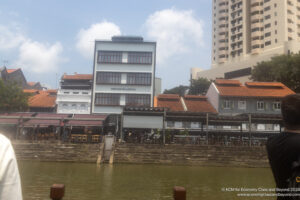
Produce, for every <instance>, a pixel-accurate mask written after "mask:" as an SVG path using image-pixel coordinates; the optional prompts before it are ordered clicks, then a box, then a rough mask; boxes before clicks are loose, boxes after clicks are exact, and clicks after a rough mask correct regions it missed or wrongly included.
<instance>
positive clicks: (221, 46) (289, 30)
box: [199, 0, 300, 78]
mask: <svg viewBox="0 0 300 200" xmlns="http://www.w3.org/2000/svg"><path fill="white" fill-rule="evenodd" d="M212 3H213V5H212V9H213V12H212V14H213V22H212V24H213V26H212V28H213V30H212V58H211V59H212V69H211V70H207V71H203V72H199V75H201V76H203V75H206V76H207V77H209V78H215V77H212V76H224V77H225V78H239V77H241V76H246V75H249V74H250V72H251V67H253V66H255V65H256V64H257V62H261V61H266V60H270V59H271V57H273V56H276V55H281V54H289V53H293V52H298V51H299V50H300V43H299V42H300V1H298V0H212ZM215 68H216V69H215ZM214 69H215V70H214ZM226 76H227V77H226Z"/></svg>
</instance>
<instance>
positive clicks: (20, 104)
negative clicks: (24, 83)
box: [0, 80, 29, 112]
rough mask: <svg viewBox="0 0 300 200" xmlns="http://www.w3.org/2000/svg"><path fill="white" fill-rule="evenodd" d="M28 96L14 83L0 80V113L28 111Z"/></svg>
mask: <svg viewBox="0 0 300 200" xmlns="http://www.w3.org/2000/svg"><path fill="white" fill-rule="evenodd" d="M28 97H29V95H28V94H26V93H24V92H23V91H22V89H21V88H20V87H19V86H17V84H15V83H6V84H4V83H3V81H2V80H0V112H18V111H26V110H27V109H28Z"/></svg>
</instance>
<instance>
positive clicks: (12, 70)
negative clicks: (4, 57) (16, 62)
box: [6, 68, 20, 74]
mask: <svg viewBox="0 0 300 200" xmlns="http://www.w3.org/2000/svg"><path fill="white" fill-rule="evenodd" d="M19 69H20V68H19ZM19 69H6V71H7V73H9V74H10V73H13V72H15V71H17V70H19Z"/></svg>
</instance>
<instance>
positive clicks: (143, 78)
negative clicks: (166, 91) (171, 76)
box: [127, 73, 151, 85]
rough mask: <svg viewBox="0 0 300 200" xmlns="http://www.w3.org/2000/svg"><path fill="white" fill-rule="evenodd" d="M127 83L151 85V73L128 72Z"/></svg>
mask: <svg viewBox="0 0 300 200" xmlns="http://www.w3.org/2000/svg"><path fill="white" fill-rule="evenodd" d="M127 84H129V85H151V74H150V73H128V74H127Z"/></svg>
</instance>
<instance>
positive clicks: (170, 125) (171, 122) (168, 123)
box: [167, 121, 175, 128]
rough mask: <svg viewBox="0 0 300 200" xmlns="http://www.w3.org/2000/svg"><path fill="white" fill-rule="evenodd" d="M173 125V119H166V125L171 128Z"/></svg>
mask: <svg viewBox="0 0 300 200" xmlns="http://www.w3.org/2000/svg"><path fill="white" fill-rule="evenodd" d="M174 126H175V122H173V121H167V127H170V128H172V127H174Z"/></svg>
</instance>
